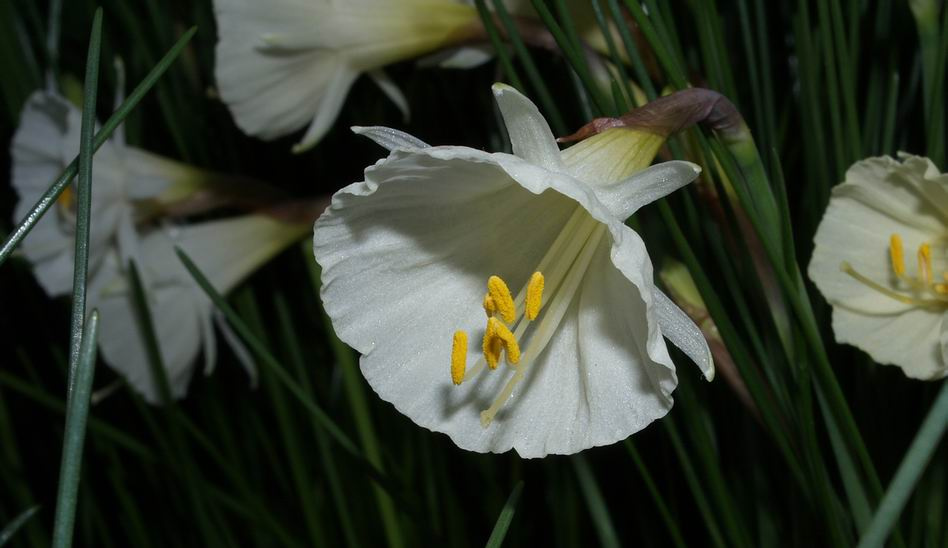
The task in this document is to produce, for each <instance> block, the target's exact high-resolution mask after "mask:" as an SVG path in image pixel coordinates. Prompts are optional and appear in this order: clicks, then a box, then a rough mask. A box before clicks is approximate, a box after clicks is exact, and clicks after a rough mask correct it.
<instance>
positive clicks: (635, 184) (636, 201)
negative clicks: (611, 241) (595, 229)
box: [593, 160, 701, 219]
mask: <svg viewBox="0 0 948 548" xmlns="http://www.w3.org/2000/svg"><path fill="white" fill-rule="evenodd" d="M699 173H701V168H700V167H698V166H697V165H696V164H693V163H691V162H683V161H679V160H673V161H670V162H664V163H661V164H657V165H654V166H651V167H648V168H646V169H643V170H642V171H639V172H638V173H635V174H634V175H631V176H630V177H627V178H626V179H624V180H622V181H619V182H617V183H613V184H609V185H596V186H594V187H593V188H594V190H595V192H596V195H597V196H598V197H599V200H600V201H601V202H602V203H603V205H605V206H606V207H607V208H609V211H611V212H612V214H613V215H615V216H616V218H618V219H627V218H629V217H631V216H632V214H633V213H635V212H636V211H638V210H639V208H640V207H642V206H644V205H647V204H650V203H652V202H654V201H655V200H658V199H659V198H664V197H665V196H667V195H669V194H671V193H672V192H674V191H676V190H678V189H679V188H681V187H683V186H685V185H687V184H688V183H690V182H692V181H694V180H695V177H697V176H698V174H699Z"/></svg>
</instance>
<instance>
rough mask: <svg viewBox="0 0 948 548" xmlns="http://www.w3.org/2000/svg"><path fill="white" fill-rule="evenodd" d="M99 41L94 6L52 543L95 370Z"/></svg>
mask: <svg viewBox="0 0 948 548" xmlns="http://www.w3.org/2000/svg"><path fill="white" fill-rule="evenodd" d="M101 47H102V8H99V9H97V10H96V12H95V16H94V18H93V20H92V32H91V36H90V39H89V50H88V53H87V56H86V77H85V83H84V95H83V100H84V103H83V112H82V125H81V127H80V134H79V190H78V203H77V206H76V247H75V249H76V251H75V261H74V264H73V278H72V279H73V286H72V315H71V320H70V346H69V379H68V381H67V386H66V431H65V433H64V435H63V451H62V460H61V464H60V471H59V486H58V489H57V495H56V518H55V521H54V524H53V542H52V545H53V546H54V547H55V548H69V546H71V545H72V534H73V525H74V523H75V519H76V503H77V498H78V490H79V478H80V474H81V472H82V447H83V442H84V441H85V435H86V419H87V418H88V415H89V398H90V395H91V392H92V379H93V378H94V376H95V351H96V346H95V341H96V331H97V328H98V320H99V318H98V313H97V312H94V311H93V313H92V314H91V315H90V317H89V322H88V326H86V321H85V320H86V277H87V274H88V270H89V223H90V216H91V199H92V188H91V185H92V154H93V152H94V150H93V148H92V137H93V133H94V131H95V104H96V96H97V91H98V80H99V51H100V49H101Z"/></svg>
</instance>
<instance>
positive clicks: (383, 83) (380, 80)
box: [369, 69, 411, 123]
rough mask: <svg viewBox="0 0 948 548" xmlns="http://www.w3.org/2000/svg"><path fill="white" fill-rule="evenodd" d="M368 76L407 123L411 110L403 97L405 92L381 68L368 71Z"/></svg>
mask: <svg viewBox="0 0 948 548" xmlns="http://www.w3.org/2000/svg"><path fill="white" fill-rule="evenodd" d="M369 77H370V78H372V81H373V82H375V85H377V86H378V87H379V89H381V90H382V93H384V94H385V96H386V97H388V98H389V100H391V101H392V102H393V103H395V106H396V107H398V110H399V111H400V112H401V113H402V120H403V121H405V122H406V123H407V122H408V119H409V117H410V116H411V111H410V110H409V109H408V99H406V98H405V94H404V93H402V90H401V89H399V88H398V85H397V84H396V83H395V82H393V81H392V79H391V78H389V77H388V74H387V73H386V72H385V71H384V70H382V69H375V70H373V71H370V72H369Z"/></svg>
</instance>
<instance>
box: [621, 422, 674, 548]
mask: <svg viewBox="0 0 948 548" xmlns="http://www.w3.org/2000/svg"><path fill="white" fill-rule="evenodd" d="M625 448H626V450H627V451H628V452H629V456H631V457H632V461H633V462H635V467H636V468H637V469H638V471H639V474H640V475H641V476H642V481H644V482H645V488H646V489H648V492H649V494H651V495H652V500H653V501H654V502H655V507H656V508H657V509H658V514H659V515H660V516H661V517H662V521H663V522H664V523H665V527H667V528H668V534H670V535H671V538H672V543H673V544H674V545H675V546H677V547H678V548H685V546H686V544H685V539H684V537H682V535H681V530H680V529H679V528H678V523H677V522H676V521H675V518H674V517H672V513H671V512H670V511H669V510H668V505H667V504H666V503H665V497H663V496H662V493H661V492H660V491H659V490H658V487H657V486H656V485H655V480H653V479H652V474H651V473H649V471H648V467H646V466H645V462H644V461H643V460H642V457H641V456H640V455H639V452H638V450H637V449H636V448H635V444H633V443H632V439H631V438H626V440H625Z"/></svg>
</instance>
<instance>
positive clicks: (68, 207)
mask: <svg viewBox="0 0 948 548" xmlns="http://www.w3.org/2000/svg"><path fill="white" fill-rule="evenodd" d="M56 204H57V205H59V207H60V208H62V210H63V211H64V212H67V213H72V212H74V211H76V191H75V190H73V187H72V185H67V186H66V188H64V189H63V191H62V193H61V194H60V195H59V198H57V199H56Z"/></svg>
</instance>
